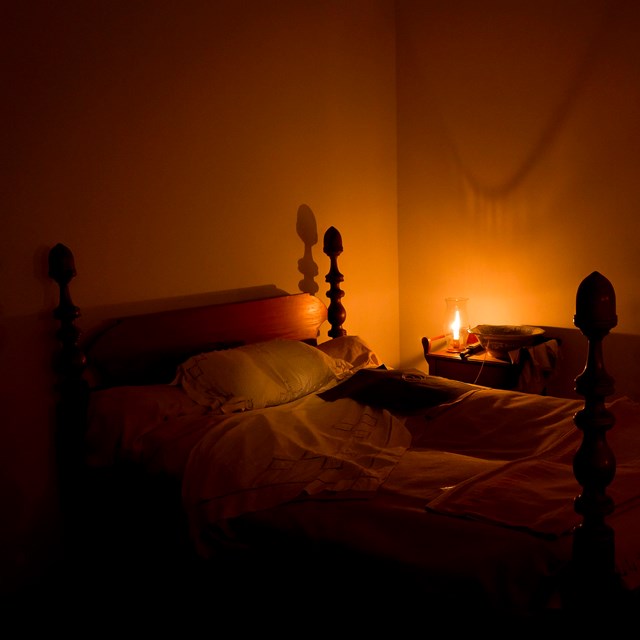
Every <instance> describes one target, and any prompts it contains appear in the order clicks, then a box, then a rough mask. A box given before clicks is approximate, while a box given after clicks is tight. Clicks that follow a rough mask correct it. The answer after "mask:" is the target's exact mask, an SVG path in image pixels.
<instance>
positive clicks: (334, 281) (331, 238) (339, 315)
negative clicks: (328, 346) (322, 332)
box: [323, 227, 347, 338]
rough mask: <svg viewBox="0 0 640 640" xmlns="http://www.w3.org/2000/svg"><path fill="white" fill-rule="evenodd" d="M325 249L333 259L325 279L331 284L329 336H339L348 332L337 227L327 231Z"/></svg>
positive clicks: (328, 295) (328, 293)
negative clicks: (344, 327)
mask: <svg viewBox="0 0 640 640" xmlns="http://www.w3.org/2000/svg"><path fill="white" fill-rule="evenodd" d="M323 251H324V253H325V254H326V255H327V256H329V260H330V261H331V266H330V268H329V273H327V276H326V278H325V281H326V282H328V283H329V285H330V288H329V291H327V297H328V298H329V300H330V303H329V307H328V308H327V319H328V320H329V324H330V325H331V329H330V330H329V337H330V338H339V337H340V336H344V335H346V333H347V331H346V329H343V327H342V325H343V324H344V321H345V320H346V318H347V312H346V310H345V308H344V306H343V305H342V297H343V296H344V291H342V290H341V289H340V283H341V282H343V281H344V276H343V275H342V274H341V273H340V270H339V269H338V256H339V255H340V254H341V253H342V236H341V235H340V232H339V231H338V230H337V229H336V228H335V227H329V228H328V229H327V231H326V232H325V234H324V247H323Z"/></svg>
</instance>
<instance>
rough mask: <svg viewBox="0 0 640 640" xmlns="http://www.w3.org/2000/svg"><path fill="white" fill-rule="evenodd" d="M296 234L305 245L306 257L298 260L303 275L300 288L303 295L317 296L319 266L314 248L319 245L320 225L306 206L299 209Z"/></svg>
mask: <svg viewBox="0 0 640 640" xmlns="http://www.w3.org/2000/svg"><path fill="white" fill-rule="evenodd" d="M296 232H297V234H298V236H299V238H300V240H302V242H303V244H304V255H303V256H302V258H300V260H298V271H299V272H300V273H301V274H302V275H303V278H302V280H300V282H298V288H299V289H300V291H302V293H310V294H311V295H315V294H316V293H317V292H318V289H319V288H320V287H319V285H318V283H317V282H316V281H315V277H316V276H317V275H318V265H317V264H316V263H315V261H314V259H313V249H312V247H313V245H314V244H317V243H318V225H317V224H316V217H315V215H314V213H313V211H312V210H311V208H310V207H308V206H307V205H306V204H301V205H300V206H299V207H298V217H297V219H296Z"/></svg>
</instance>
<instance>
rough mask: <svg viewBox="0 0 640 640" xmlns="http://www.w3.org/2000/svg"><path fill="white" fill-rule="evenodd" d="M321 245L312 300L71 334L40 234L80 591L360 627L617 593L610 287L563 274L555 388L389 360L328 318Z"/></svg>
mask: <svg viewBox="0 0 640 640" xmlns="http://www.w3.org/2000/svg"><path fill="white" fill-rule="evenodd" d="M324 252H325V253H326V255H327V256H328V257H329V259H330V268H329V272H328V274H327V276H326V281H327V282H328V283H329V290H328V292H327V296H328V298H329V304H328V305H325V304H324V303H323V302H322V301H321V300H320V299H319V298H317V297H315V296H312V295H309V294H304V293H303V294H293V295H284V296H277V297H273V298H267V299H261V300H253V301H247V302H239V303H238V302H236V303H229V304H216V305H210V306H205V307H198V308H191V309H179V310H175V311H168V312H162V313H153V314H148V315H141V316H132V317H127V318H121V319H118V321H117V322H115V323H113V324H112V325H111V326H109V327H108V328H106V329H105V330H103V331H101V332H100V333H99V334H98V335H94V336H92V338H91V339H90V340H85V339H83V335H82V334H81V331H80V329H79V328H78V326H77V320H78V318H79V316H80V312H79V309H78V307H76V306H75V305H74V304H73V302H72V296H71V294H70V289H69V285H70V283H71V281H72V279H73V278H74V276H75V275H76V271H75V265H74V260H73V255H72V253H71V251H70V250H69V249H68V248H67V247H65V246H63V245H56V246H55V247H53V248H52V250H51V252H50V258H49V260H50V276H51V277H52V278H53V280H55V281H56V282H57V284H58V285H59V287H60V302H59V306H58V307H57V309H56V311H55V316H56V318H57V320H58V321H59V331H58V338H59V340H60V343H61V347H62V348H61V350H60V352H59V355H58V359H57V363H56V370H57V372H58V387H57V389H58V393H59V406H58V450H59V465H60V471H61V482H62V491H63V492H62V496H63V498H64V502H63V506H64V507H65V511H66V515H67V522H68V541H69V547H70V550H71V555H72V556H73V557H74V558H75V559H76V560H77V564H76V566H77V568H78V575H77V576H76V578H75V579H76V582H77V584H78V586H79V587H80V589H79V590H80V591H83V592H84V596H85V598H86V599H87V600H90V601H91V602H92V603H93V604H94V605H96V603H97V602H98V601H100V600H101V599H105V598H106V599H108V598H113V595H114V590H113V583H114V581H116V582H118V590H117V593H118V594H119V597H120V598H124V595H123V594H125V593H127V594H128V595H129V596H133V597H134V598H137V597H139V594H140V593H141V592H144V593H145V594H147V595H149V594H150V593H153V594H154V598H160V597H162V602H163V603H164V604H165V606H167V603H170V606H174V605H175V603H176V602H177V601H178V599H180V600H181V602H182V604H183V605H184V604H186V603H189V604H191V605H193V606H194V608H197V609H198V610H199V611H200V612H203V611H205V610H207V611H209V610H211V609H212V608H213V609H215V610H216V611H217V614H216V615H217V616H219V618H218V619H222V618H223V617H224V615H225V613H226V614H229V615H230V612H231V611H233V612H234V614H236V613H237V612H238V610H241V611H242V612H243V613H242V615H243V616H249V617H251V615H253V614H254V613H255V612H256V611H258V606H260V607H261V610H262V612H263V613H264V611H266V610H269V611H280V613H279V614H278V615H279V616H281V617H282V616H283V615H284V614H283V613H282V611H283V610H285V609H286V611H287V612H288V613H287V614H286V620H290V619H291V615H292V613H291V612H293V611H295V612H297V614H298V616H299V617H300V618H299V619H303V618H304V619H306V620H309V616H310V612H314V615H313V616H311V619H313V620H316V621H317V620H318V619H320V618H322V619H323V620H326V619H327V616H335V618H336V619H338V618H340V619H342V618H341V616H346V615H349V616H350V618H351V619H352V620H353V619H359V620H360V624H364V621H365V620H368V621H369V622H370V623H372V625H373V626H376V625H378V624H380V622H381V620H383V619H385V618H387V619H398V617H402V619H405V620H406V619H409V618H417V617H420V618H422V619H424V618H425V617H426V616H435V615H449V616H450V615H451V614H454V615H455V616H456V618H457V624H458V625H460V624H462V623H463V622H464V621H465V620H466V621H467V622H468V621H469V620H470V619H472V620H474V621H478V620H482V619H490V620H492V621H497V620H500V621H507V620H508V621H510V622H513V621H521V620H522V621H533V620H543V621H545V624H546V623H547V622H548V621H550V620H551V621H555V619H556V618H555V617H556V616H565V615H566V616H571V617H576V618H579V619H581V620H591V619H592V618H593V617H594V616H600V615H604V616H611V617H615V616H617V615H618V614H619V613H622V612H624V611H626V610H627V607H631V606H633V603H634V602H635V591H636V589H637V586H638V584H639V583H640V576H639V575H638V570H637V567H636V561H637V559H638V558H639V555H638V552H639V551H640V535H639V534H640V516H639V515H638V514H639V513H640V510H639V505H640V455H639V454H640V437H639V436H638V435H637V434H636V430H637V428H638V425H640V420H639V419H640V408H639V407H638V406H637V404H636V403H634V402H632V401H631V400H629V399H627V398H618V399H615V400H612V401H610V400H609V399H608V397H609V396H611V395H612V394H613V390H614V386H613V379H612V377H611V376H609V374H608V373H607V372H606V370H605V366H604V359H603V349H602V342H603V339H604V338H605V337H606V336H607V334H608V333H609V331H610V330H611V329H612V328H613V327H614V326H615V325H616V323H617V317H616V309H615V292H614V289H613V287H612V285H611V284H610V283H609V281H608V280H607V279H606V278H605V277H604V276H602V275H601V274H599V273H597V272H594V273H592V274H591V275H589V276H588V277H586V278H585V279H584V280H583V281H582V283H580V285H579V287H578V290H577V296H576V313H575V318H574V321H575V325H576V326H577V327H578V329H580V331H581V332H582V333H583V334H584V336H585V337H586V344H587V347H586V349H587V355H586V366H585V368H584V371H582V373H580V375H578V376H577V378H576V380H575V386H576V390H577V392H578V393H579V394H580V395H581V396H583V397H584V400H569V399H563V398H555V397H549V396H536V395H531V394H524V393H520V392H516V391H502V390H494V389H489V388H486V387H481V386H476V385H471V384H465V383H460V382H456V381H452V380H447V379H444V378H439V377H436V376H430V375H427V374H424V373H423V372H420V371H417V370H413V369H407V370H396V369H390V368H387V367H386V366H385V363H384V362H381V361H380V359H379V357H378V355H377V354H376V352H375V345H373V346H370V345H369V344H368V343H367V342H366V340H364V339H362V338H361V337H359V336H350V335H347V333H346V331H345V329H344V327H343V324H344V321H345V317H346V312H345V308H344V306H343V304H342V297H343V291H342V290H341V288H340V287H341V283H342V281H343V276H342V274H341V273H340V271H339V269H338V264H337V260H338V256H339V255H340V254H341V252H342V239H341V237H340V234H339V233H338V231H337V230H336V229H335V228H333V227H331V228H330V229H329V230H328V231H327V233H326V234H325V237H324ZM325 322H328V323H329V325H330V330H329V332H328V335H329V336H330V338H329V339H328V340H326V341H324V342H319V341H318V336H319V333H320V328H321V327H322V326H323V323H325ZM614 451H615V453H614ZM614 478H615V481H614ZM574 498H575V500H574ZM614 529H615V532H616V538H615V540H614ZM89 585H90V586H89ZM106 585H108V586H106ZM100 587H102V588H100ZM87 594H89V595H87ZM158 601H159V600H156V602H158ZM196 603H197V605H196ZM319 611H321V612H322V616H319V615H318V612H319ZM445 612H446V614H445ZM446 619H447V620H449V621H451V620H452V618H451V617H448V618H446Z"/></svg>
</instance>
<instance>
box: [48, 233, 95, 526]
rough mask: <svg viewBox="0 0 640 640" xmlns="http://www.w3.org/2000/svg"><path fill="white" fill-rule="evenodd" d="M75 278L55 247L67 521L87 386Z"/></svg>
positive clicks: (61, 471)
mask: <svg viewBox="0 0 640 640" xmlns="http://www.w3.org/2000/svg"><path fill="white" fill-rule="evenodd" d="M75 276H76V267H75V262H74V259H73V254H72V253H71V251H70V250H69V249H68V248H67V247H65V246H64V245H63V244H57V245H56V246H55V247H53V248H52V249H51V250H50V252H49V277H51V278H52V279H53V280H54V281H55V282H56V283H57V284H58V286H59V287H60V299H59V304H58V306H57V307H56V309H55V310H54V312H53V315H54V317H55V319H56V320H58V321H59V323H60V326H59V329H58V330H57V332H56V337H57V338H58V340H59V342H60V345H61V349H60V351H59V353H58V354H57V356H56V358H55V361H54V369H55V372H56V374H57V383H56V391H57V393H58V402H57V412H56V454H57V464H58V477H59V480H60V499H61V506H62V510H63V516H64V517H65V519H66V520H68V519H69V517H70V516H71V515H72V511H73V503H74V502H75V500H74V498H73V496H75V494H76V492H77V491H78V487H79V484H80V482H79V477H78V474H79V470H80V468H81V464H82V447H83V442H84V439H83V434H84V428H85V419H86V408H87V401H88V385H87V382H86V381H85V379H84V370H85V366H86V357H85V355H84V353H83V351H82V349H81V348H80V346H79V340H80V336H81V331H80V329H78V327H77V326H76V320H77V319H78V317H79V316H80V310H79V309H78V307H76V306H75V305H74V304H73V301H72V300H71V294H70V293H69V283H70V282H71V280H72V279H73V278H75Z"/></svg>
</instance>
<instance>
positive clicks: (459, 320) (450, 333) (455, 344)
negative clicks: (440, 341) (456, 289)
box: [444, 298, 471, 353]
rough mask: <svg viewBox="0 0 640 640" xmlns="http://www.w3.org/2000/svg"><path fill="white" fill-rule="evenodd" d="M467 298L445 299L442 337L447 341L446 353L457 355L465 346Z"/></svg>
mask: <svg viewBox="0 0 640 640" xmlns="http://www.w3.org/2000/svg"><path fill="white" fill-rule="evenodd" d="M468 302H469V298H445V303H446V312H445V318H444V335H445V336H446V339H447V351H452V352H454V353H458V352H460V351H462V350H463V349H464V348H465V347H466V346H467V338H468V337H469V328H470V326H471V325H470V324H469V316H468V311H467V303H468Z"/></svg>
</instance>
